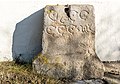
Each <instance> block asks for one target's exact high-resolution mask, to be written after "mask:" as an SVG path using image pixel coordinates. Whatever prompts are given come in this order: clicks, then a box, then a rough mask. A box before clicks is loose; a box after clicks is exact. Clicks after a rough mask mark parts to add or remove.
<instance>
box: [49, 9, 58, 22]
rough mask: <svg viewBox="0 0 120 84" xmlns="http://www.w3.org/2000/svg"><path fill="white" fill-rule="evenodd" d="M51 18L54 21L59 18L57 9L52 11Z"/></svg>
mask: <svg viewBox="0 0 120 84" xmlns="http://www.w3.org/2000/svg"><path fill="white" fill-rule="evenodd" d="M49 18H50V19H51V20H53V21H56V20H57V18H58V13H57V12H56V11H52V12H51V13H50V14H49Z"/></svg>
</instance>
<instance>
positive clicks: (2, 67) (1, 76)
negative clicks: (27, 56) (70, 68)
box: [0, 62, 63, 84]
mask: <svg viewBox="0 0 120 84" xmlns="http://www.w3.org/2000/svg"><path fill="white" fill-rule="evenodd" d="M62 83H63V82H62V81H61V80H57V79H54V78H50V77H48V76H45V75H40V74H36V73H34V72H33V70H32V66H31V65H30V64H24V65H21V64H16V63H15V62H1V63H0V84H62Z"/></svg>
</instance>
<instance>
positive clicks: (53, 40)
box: [33, 5, 104, 80]
mask: <svg viewBox="0 0 120 84" xmlns="http://www.w3.org/2000/svg"><path fill="white" fill-rule="evenodd" d="M93 10H94V8H93V6H92V5H65V6H64V5H62V6H58V5H54V6H46V8H45V11H44V31H43V40H42V41H43V42H42V46H43V51H42V54H41V55H39V56H38V58H36V59H35V60H34V62H33V68H34V70H35V71H37V72H38V73H41V74H46V75H49V76H51V77H55V78H67V79H74V80H77V79H90V78H102V77H103V75H104V66H103V63H102V62H101V61H100V60H99V58H98V57H97V55H96V53H95V21H94V19H95V18H94V13H93Z"/></svg>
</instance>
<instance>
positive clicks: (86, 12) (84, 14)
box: [80, 10, 89, 20]
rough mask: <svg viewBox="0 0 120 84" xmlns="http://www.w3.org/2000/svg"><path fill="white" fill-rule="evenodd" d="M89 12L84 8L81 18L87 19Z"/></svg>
mask: <svg viewBox="0 0 120 84" xmlns="http://www.w3.org/2000/svg"><path fill="white" fill-rule="evenodd" d="M88 14H89V12H88V11H87V10H82V11H81V12H80V18H81V19H84V20H86V19H87V18H88Z"/></svg>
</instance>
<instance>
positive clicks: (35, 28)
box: [12, 9, 44, 63]
mask: <svg viewBox="0 0 120 84" xmlns="http://www.w3.org/2000/svg"><path fill="white" fill-rule="evenodd" d="M43 18H44V14H43V9H41V10H39V11H37V12H35V13H33V14H32V15H30V16H29V17H27V18H25V19H24V20H22V21H20V22H19V23H17V24H16V28H15V31H14V34H13V44H12V57H13V60H15V61H16V62H27V63H31V62H32V59H33V58H34V56H35V55H37V54H38V53H39V52H41V51H42V31H43Z"/></svg>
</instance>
